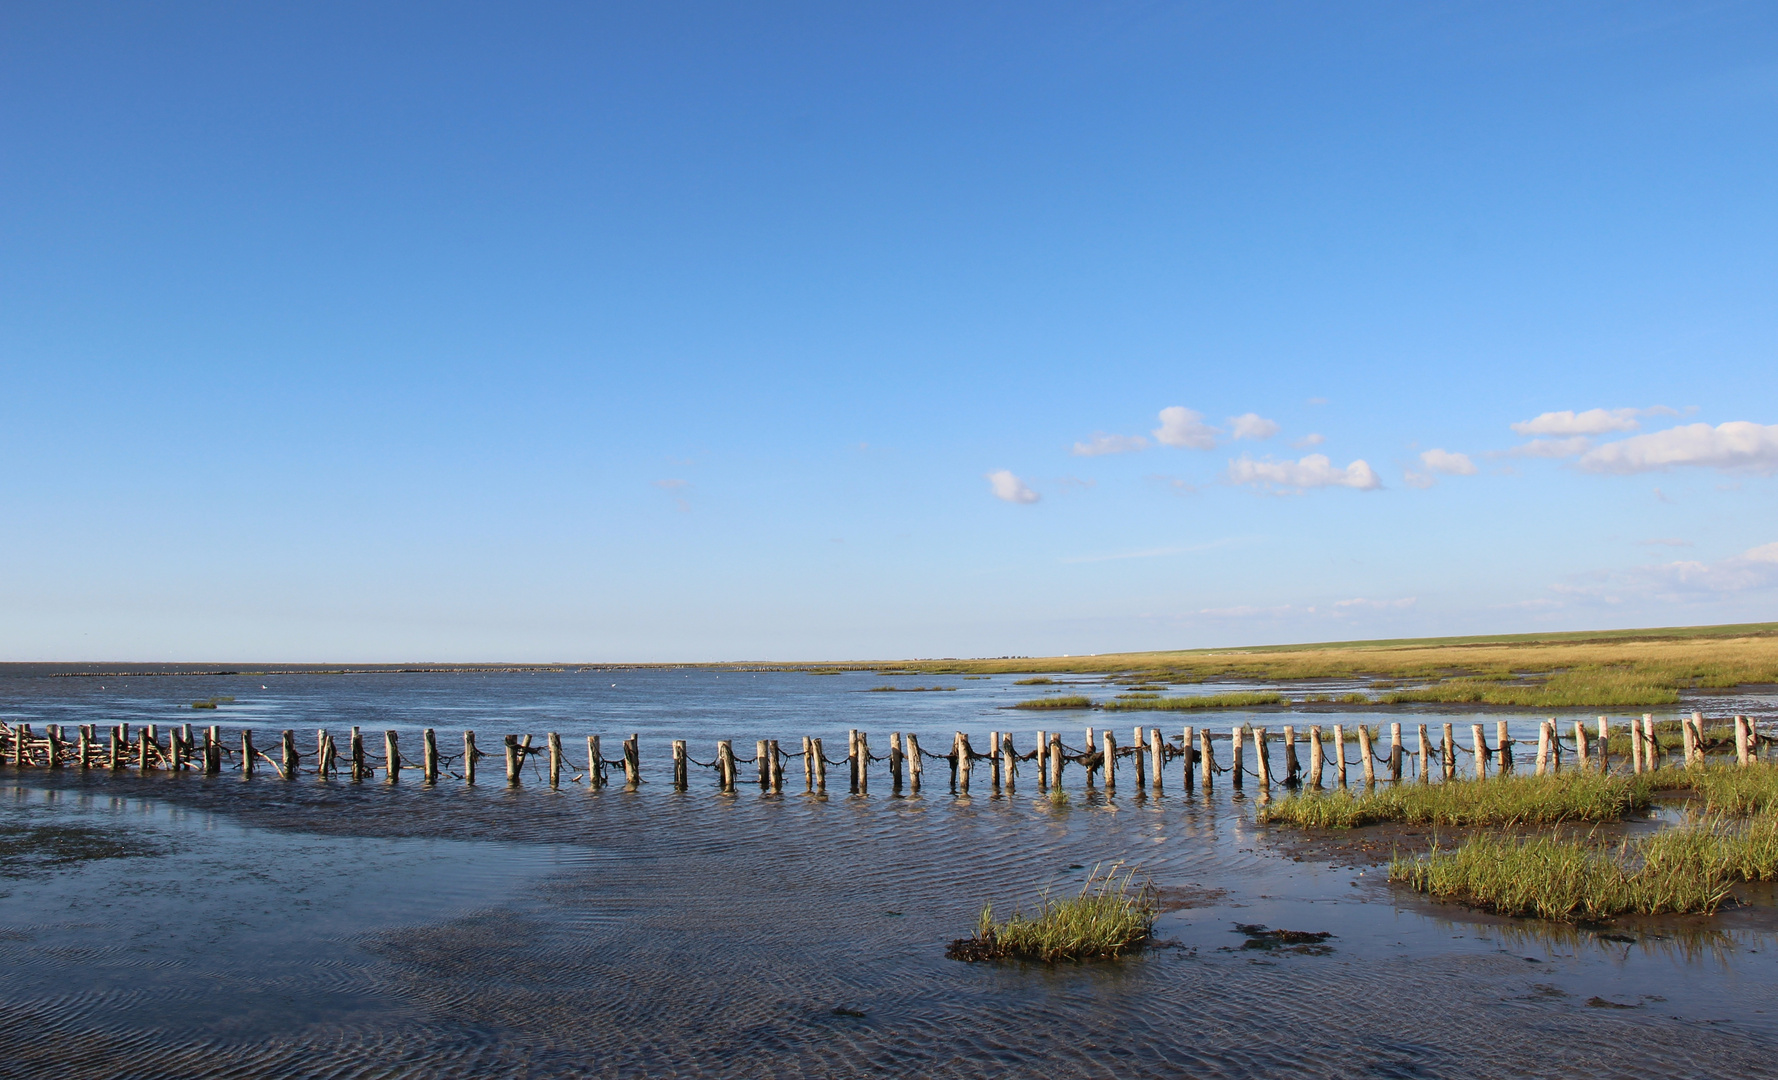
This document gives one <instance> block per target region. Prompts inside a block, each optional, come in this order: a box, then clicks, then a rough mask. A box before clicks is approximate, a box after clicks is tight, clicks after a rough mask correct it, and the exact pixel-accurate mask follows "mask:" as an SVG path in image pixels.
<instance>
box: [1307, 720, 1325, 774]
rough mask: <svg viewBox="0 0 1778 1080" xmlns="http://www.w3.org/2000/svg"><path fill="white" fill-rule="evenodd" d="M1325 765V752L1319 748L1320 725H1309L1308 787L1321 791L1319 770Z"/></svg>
mask: <svg viewBox="0 0 1778 1080" xmlns="http://www.w3.org/2000/svg"><path fill="white" fill-rule="evenodd" d="M1326 764H1327V752H1326V751H1325V750H1323V749H1322V746H1321V725H1320V724H1310V725H1309V785H1310V786H1311V787H1313V788H1314V789H1315V790H1316V791H1320V790H1321V770H1322V767H1323V766H1325V765H1326Z"/></svg>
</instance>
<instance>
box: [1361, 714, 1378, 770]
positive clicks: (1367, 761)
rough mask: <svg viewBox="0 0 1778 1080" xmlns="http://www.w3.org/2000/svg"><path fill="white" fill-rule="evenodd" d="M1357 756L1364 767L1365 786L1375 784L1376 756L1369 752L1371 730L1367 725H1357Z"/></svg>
mask: <svg viewBox="0 0 1778 1080" xmlns="http://www.w3.org/2000/svg"><path fill="white" fill-rule="evenodd" d="M1358 756H1359V757H1360V758H1362V759H1363V760H1362V762H1361V764H1362V765H1363V766H1364V782H1365V784H1366V785H1370V784H1374V783H1376V782H1377V755H1376V754H1375V753H1374V752H1372V750H1371V729H1370V727H1369V726H1368V725H1365V724H1360V725H1358Z"/></svg>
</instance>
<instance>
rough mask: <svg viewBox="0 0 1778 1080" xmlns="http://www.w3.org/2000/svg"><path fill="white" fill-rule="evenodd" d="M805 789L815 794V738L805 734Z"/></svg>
mask: <svg viewBox="0 0 1778 1080" xmlns="http://www.w3.org/2000/svg"><path fill="white" fill-rule="evenodd" d="M803 791H805V792H807V793H808V794H810V795H813V794H815V740H814V739H811V738H809V737H808V736H807V735H804V736H803Z"/></svg>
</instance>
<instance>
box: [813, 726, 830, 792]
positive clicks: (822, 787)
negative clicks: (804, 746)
mask: <svg viewBox="0 0 1778 1080" xmlns="http://www.w3.org/2000/svg"><path fill="white" fill-rule="evenodd" d="M810 742H811V743H813V744H814V745H813V749H814V751H815V790H816V791H819V792H821V793H822V794H823V795H825V794H827V753H826V751H824V750H822V749H821V740H820V739H811V740H810Z"/></svg>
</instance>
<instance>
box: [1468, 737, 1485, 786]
mask: <svg viewBox="0 0 1778 1080" xmlns="http://www.w3.org/2000/svg"><path fill="white" fill-rule="evenodd" d="M1469 741H1470V743H1471V744H1472V747H1473V749H1472V750H1471V752H1470V755H1469V756H1470V757H1472V758H1474V759H1475V778H1476V779H1477V780H1481V779H1484V778H1486V777H1487V775H1488V743H1487V741H1486V740H1485V739H1483V738H1482V725H1480V724H1471V725H1469Z"/></svg>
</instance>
